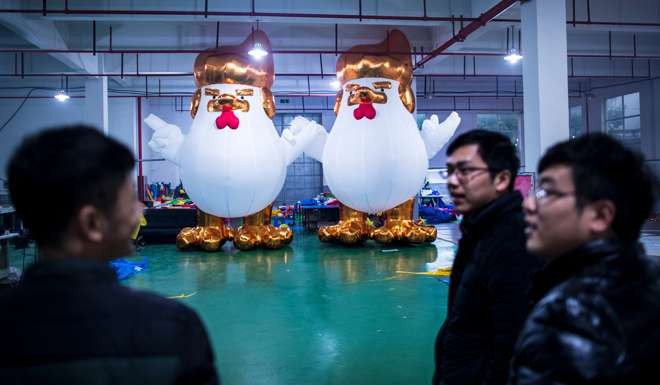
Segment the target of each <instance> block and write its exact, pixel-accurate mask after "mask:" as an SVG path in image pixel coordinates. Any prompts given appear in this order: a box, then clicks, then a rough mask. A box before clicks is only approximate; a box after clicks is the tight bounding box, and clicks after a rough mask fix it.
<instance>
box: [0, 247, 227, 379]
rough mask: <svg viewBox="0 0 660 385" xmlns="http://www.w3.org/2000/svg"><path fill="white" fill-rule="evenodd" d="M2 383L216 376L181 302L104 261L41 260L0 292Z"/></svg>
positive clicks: (203, 337) (200, 330)
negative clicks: (127, 279)
mask: <svg viewBox="0 0 660 385" xmlns="http://www.w3.org/2000/svg"><path fill="white" fill-rule="evenodd" d="M0 334H1V335H2V338H1V339H0V384H39V385H48V384H217V383H218V382H219V380H218V377H217V373H216V370H215V367H214V364H213V352H212V350H211V347H210V345H209V341H208V336H207V334H206V331H205V329H204V326H203V325H202V323H201V321H200V319H199V318H198V316H197V314H196V313H195V312H194V311H193V310H192V309H190V308H188V307H187V306H185V305H183V304H181V303H179V302H176V301H173V300H168V299H165V298H162V297H159V296H157V295H154V294H149V293H146V292H141V291H136V290H133V289H130V288H128V287H125V286H123V285H121V284H120V283H119V282H118V281H117V278H116V276H115V273H114V272H113V271H112V270H111V269H110V268H109V267H108V266H107V265H104V264H100V263H97V262H90V261H83V260H68V261H45V262H38V263H36V264H35V265H33V266H31V267H30V268H29V269H28V270H27V271H26V273H25V275H24V277H23V280H22V282H21V283H20V284H19V285H18V286H17V287H16V288H13V289H9V290H6V291H4V292H2V293H1V294H0Z"/></svg>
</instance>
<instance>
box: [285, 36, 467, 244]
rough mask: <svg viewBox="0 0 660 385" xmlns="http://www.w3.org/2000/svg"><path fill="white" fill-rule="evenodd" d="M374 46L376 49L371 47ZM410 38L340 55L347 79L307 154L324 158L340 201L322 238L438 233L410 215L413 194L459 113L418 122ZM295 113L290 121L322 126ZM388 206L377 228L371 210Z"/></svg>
mask: <svg viewBox="0 0 660 385" xmlns="http://www.w3.org/2000/svg"><path fill="white" fill-rule="evenodd" d="M372 52H373V54H372ZM408 52H410V43H409V42H408V39H407V38H406V36H405V35H404V34H403V33H402V32H401V31H398V30H393V31H391V32H390V33H389V34H388V37H387V39H385V41H383V42H382V43H380V44H376V45H360V46H356V47H353V48H351V49H350V50H349V51H348V52H347V53H344V54H342V55H341V56H340V57H339V59H338V60H337V79H338V80H339V82H340V83H341V85H342V89H341V90H340V91H339V92H338V94H337V98H336V100H335V108H334V110H335V114H336V115H337V118H336V120H335V123H334V125H333V127H332V130H331V131H330V133H329V134H327V133H326V132H325V130H323V131H320V130H318V131H317V132H318V136H317V137H315V138H314V140H313V141H312V142H311V143H310V145H309V147H308V148H306V149H305V153H306V154H308V155H310V156H311V157H313V158H315V159H317V160H319V161H321V162H322V163H323V173H324V176H325V178H326V181H327V184H328V187H329V188H330V190H331V191H332V193H333V194H334V195H335V197H336V198H337V199H338V200H339V201H340V202H341V203H342V207H341V210H340V222H339V224H337V225H334V226H328V227H323V228H321V229H320V230H319V238H320V239H321V240H322V241H328V242H340V243H345V244H355V243H359V242H363V241H365V240H366V239H368V238H370V237H371V238H373V239H375V240H376V241H378V242H380V243H384V244H389V243H393V242H401V243H422V242H432V241H433V240H435V238H436V229H435V228H434V227H433V226H424V225H423V224H422V223H420V222H415V221H413V220H412V210H413V204H414V197H415V195H416V193H417V192H418V191H419V189H420V188H421V186H422V183H423V182H424V176H425V173H426V170H427V168H428V159H430V158H432V157H433V156H435V154H436V153H437V152H438V151H439V150H440V149H441V148H442V146H444V145H445V143H447V141H448V140H449V138H451V136H452V135H453V134H454V132H455V131H456V128H457V127H458V124H459V123H460V118H459V116H458V114H456V112H452V113H451V115H450V116H449V117H448V118H447V119H446V120H445V121H444V122H442V123H439V121H438V117H437V116H435V115H433V116H432V117H431V118H430V119H427V120H425V121H424V123H423V125H422V130H421V133H420V130H419V129H418V127H417V123H416V121H415V118H414V117H413V115H412V112H413V111H414V110H415V95H414V92H413V90H412V87H411V83H412V63H411V58H410V55H409V54H408ZM316 125H317V124H316V123H315V122H309V121H307V120H306V119H304V118H302V117H297V118H296V119H294V122H293V123H292V127H294V129H296V130H300V128H298V127H310V126H316ZM371 213H384V214H385V218H386V220H385V224H384V226H382V227H380V228H377V229H372V228H370V227H369V226H368V225H367V223H366V217H367V214H371Z"/></svg>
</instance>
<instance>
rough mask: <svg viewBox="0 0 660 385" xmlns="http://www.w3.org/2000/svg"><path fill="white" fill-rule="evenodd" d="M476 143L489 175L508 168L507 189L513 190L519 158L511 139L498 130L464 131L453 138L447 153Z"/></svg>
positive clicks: (449, 153)
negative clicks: (509, 175) (509, 180)
mask: <svg viewBox="0 0 660 385" xmlns="http://www.w3.org/2000/svg"><path fill="white" fill-rule="evenodd" d="M472 144H476V145H477V151H478V153H479V156H481V159H483V160H484V162H486V164H487V165H488V168H489V169H490V175H491V177H493V178H494V177H495V175H497V173H499V172H501V171H505V170H508V171H509V172H510V173H511V182H510V183H509V191H513V186H514V184H515V179H516V176H517V175H518V168H520V159H518V155H517V154H516V147H515V146H514V145H513V143H511V140H510V139H509V138H508V137H507V136H505V135H503V134H500V133H499V132H494V131H487V130H482V129H477V130H471V131H468V132H465V133H463V134H461V135H459V136H457V137H456V139H454V141H452V142H451V143H450V144H449V146H448V147H447V155H448V156H450V155H451V154H452V153H453V152H454V151H456V150H457V149H458V148H459V147H463V146H469V145H472Z"/></svg>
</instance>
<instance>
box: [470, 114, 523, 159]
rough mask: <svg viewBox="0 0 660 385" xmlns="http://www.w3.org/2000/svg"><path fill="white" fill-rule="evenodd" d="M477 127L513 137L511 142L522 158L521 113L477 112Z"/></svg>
mask: <svg viewBox="0 0 660 385" xmlns="http://www.w3.org/2000/svg"><path fill="white" fill-rule="evenodd" d="M477 128H482V129H484V130H489V131H495V132H499V133H501V134H504V135H506V136H508V137H509V139H511V143H513V144H514V145H515V146H516V149H518V156H519V157H520V158H521V159H522V151H521V146H520V140H521V138H520V114H515V113H505V114H477Z"/></svg>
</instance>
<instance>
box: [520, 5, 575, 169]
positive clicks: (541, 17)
mask: <svg viewBox="0 0 660 385" xmlns="http://www.w3.org/2000/svg"><path fill="white" fill-rule="evenodd" d="M520 10H521V19H522V47H521V48H522V55H523V57H524V59H523V100H524V127H525V132H524V138H525V171H533V172H536V166H537V164H538V161H539V158H540V157H541V155H542V154H543V152H544V151H545V150H546V149H547V148H548V147H550V146H551V145H553V144H554V143H556V142H559V141H562V140H565V139H568V136H569V130H568V73H567V71H568V70H567V61H566V57H567V56H566V55H567V53H566V3H565V2H564V1H552V0H550V1H548V0H531V1H525V2H522V3H521V5H520Z"/></svg>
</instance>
